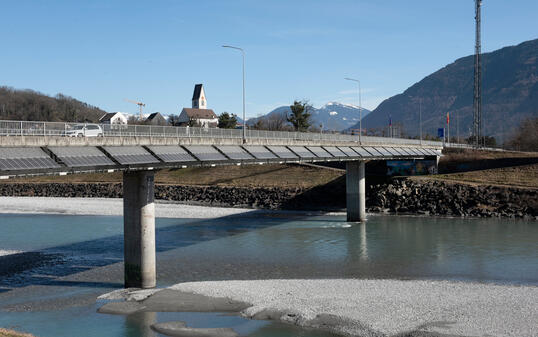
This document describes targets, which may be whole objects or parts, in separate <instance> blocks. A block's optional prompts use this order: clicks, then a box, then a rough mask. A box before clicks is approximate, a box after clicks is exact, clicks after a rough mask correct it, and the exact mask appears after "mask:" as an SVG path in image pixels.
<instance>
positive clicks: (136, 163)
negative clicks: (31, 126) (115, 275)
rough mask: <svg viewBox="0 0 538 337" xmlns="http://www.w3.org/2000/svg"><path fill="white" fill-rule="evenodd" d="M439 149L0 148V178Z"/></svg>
mask: <svg viewBox="0 0 538 337" xmlns="http://www.w3.org/2000/svg"><path fill="white" fill-rule="evenodd" d="M440 155H441V151H440V150H439V149H434V148H427V147H417V146H414V147H394V146H301V145H294V146H287V145H126V146H119V145H116V146H108V145H107V146H42V147H39V146H34V147H28V146H27V147H20V146H19V147H0V178H3V179H6V178H9V177H10V176H24V175H46V174H71V173H83V172H113V171H133V170H148V169H161V168H185V167H200V166H217V165H243V164H265V163H300V162H328V161H358V160H400V159H424V158H426V157H430V158H432V157H437V156H440Z"/></svg>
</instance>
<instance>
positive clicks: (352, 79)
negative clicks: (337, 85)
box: [344, 77, 368, 143]
mask: <svg viewBox="0 0 538 337" xmlns="http://www.w3.org/2000/svg"><path fill="white" fill-rule="evenodd" d="M344 80H348V81H353V82H356V83H357V84H358V85H359V92H358V94H359V143H360V142H361V134H362V102H361V81H360V80H358V79H355V78H349V77H346V78H344ZM366 135H368V133H366Z"/></svg>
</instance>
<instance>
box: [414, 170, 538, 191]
mask: <svg viewBox="0 0 538 337" xmlns="http://www.w3.org/2000/svg"><path fill="white" fill-rule="evenodd" d="M413 179H430V180H443V181H450V182H456V183H467V184H475V185H496V186H508V187H519V188H533V189H538V164H532V165H522V166H512V167H501V168H496V169H489V170H478V171H470V172H460V173H450V174H439V175H435V176H423V177H414V178H413Z"/></svg>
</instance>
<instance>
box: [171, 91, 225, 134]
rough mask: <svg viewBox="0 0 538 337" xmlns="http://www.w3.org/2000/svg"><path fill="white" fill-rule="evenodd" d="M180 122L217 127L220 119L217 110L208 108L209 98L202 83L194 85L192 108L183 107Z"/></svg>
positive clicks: (204, 126)
mask: <svg viewBox="0 0 538 337" xmlns="http://www.w3.org/2000/svg"><path fill="white" fill-rule="evenodd" d="M178 122H180V123H181V124H182V125H185V126H186V125H191V126H200V127H203V128H216V127H217V125H218V124H219V119H218V117H217V115H216V114H215V112H214V111H213V110H211V109H208V108H207V99H206V95H205V91H204V87H203V85H202V84H196V85H195V86H194V93H193V95H192V108H183V110H181V113H180V114H179V118H178Z"/></svg>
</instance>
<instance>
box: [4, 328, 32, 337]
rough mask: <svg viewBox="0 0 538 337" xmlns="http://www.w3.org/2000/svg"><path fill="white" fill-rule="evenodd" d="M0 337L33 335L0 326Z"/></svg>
mask: <svg viewBox="0 0 538 337" xmlns="http://www.w3.org/2000/svg"><path fill="white" fill-rule="evenodd" d="M0 337H34V335H30V334H28V333H21V332H17V331H13V330H7V329H2V328H0Z"/></svg>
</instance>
